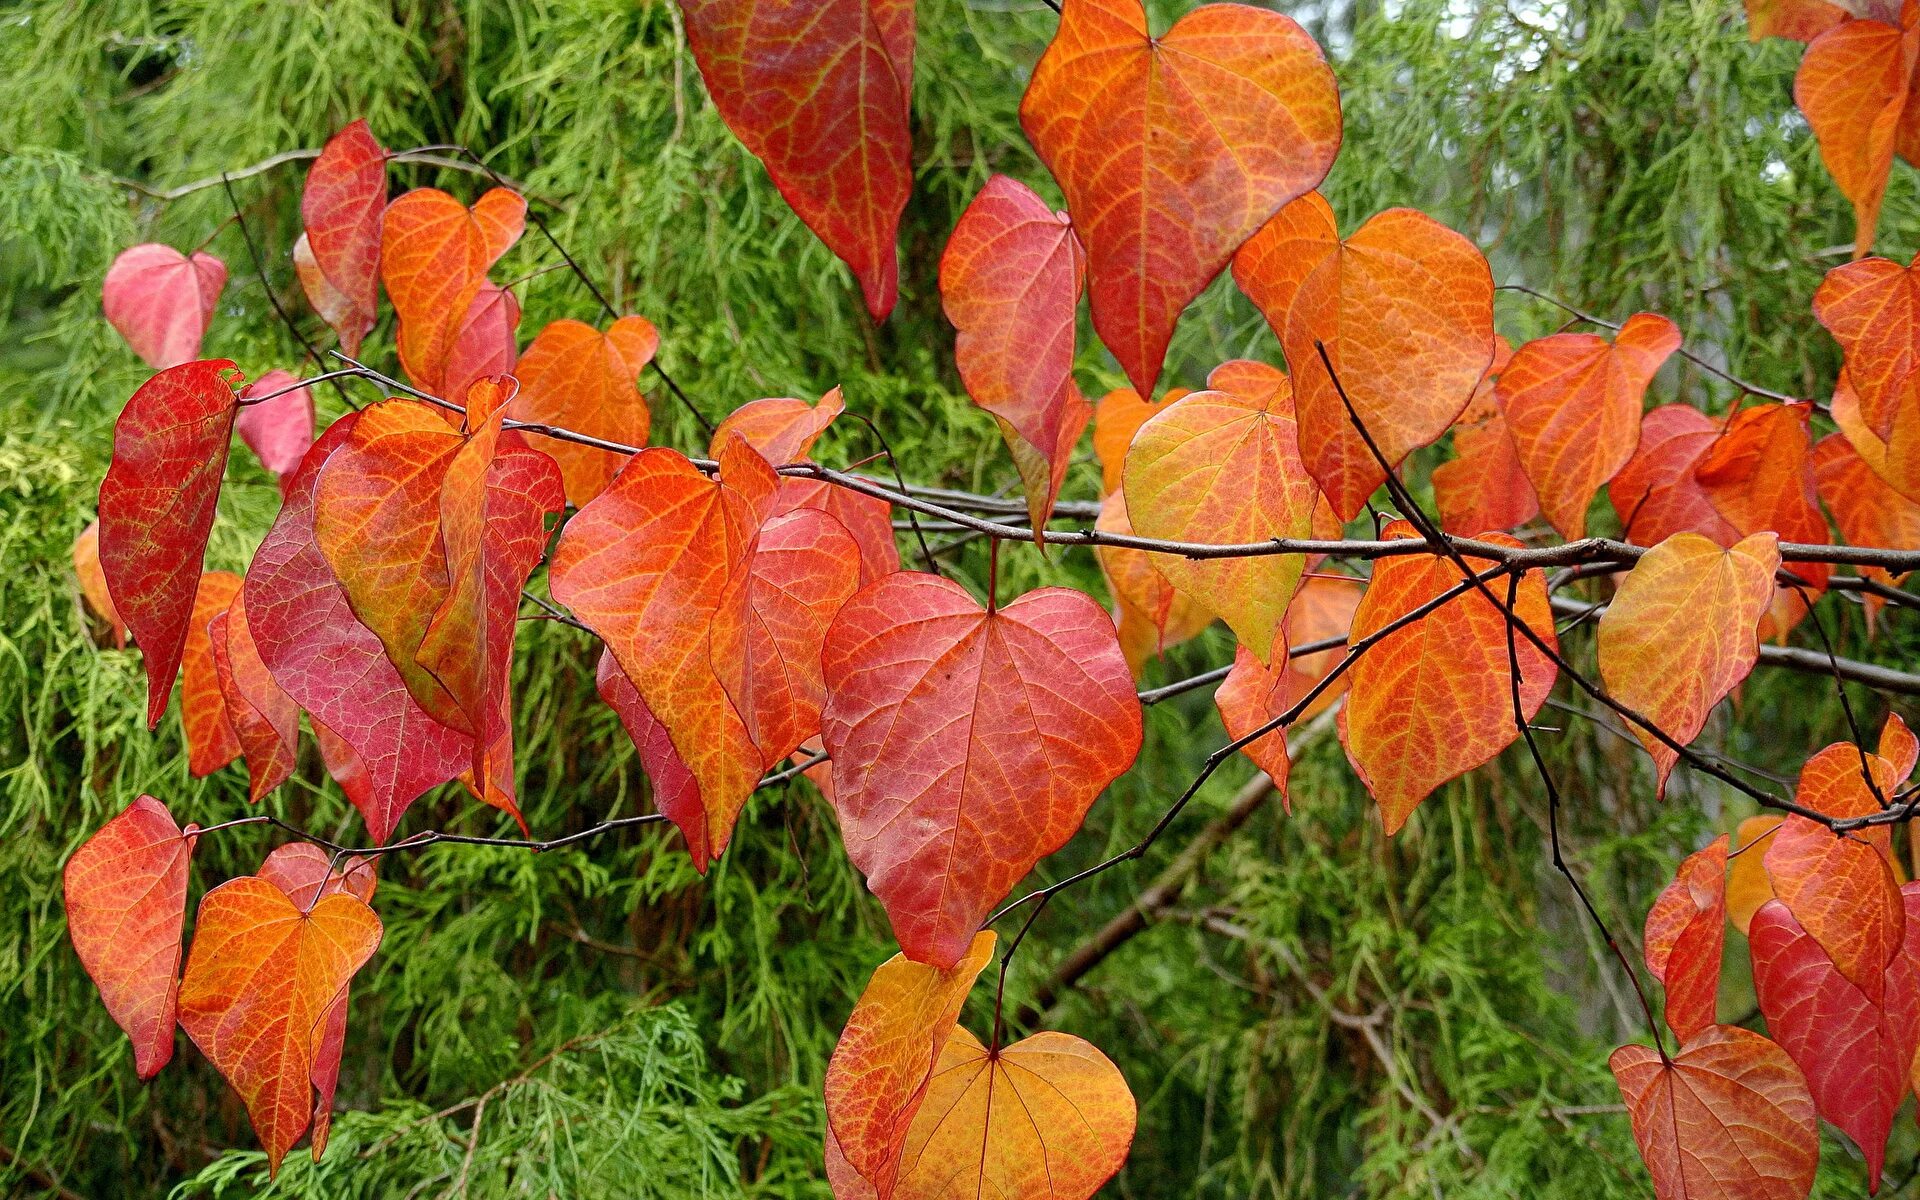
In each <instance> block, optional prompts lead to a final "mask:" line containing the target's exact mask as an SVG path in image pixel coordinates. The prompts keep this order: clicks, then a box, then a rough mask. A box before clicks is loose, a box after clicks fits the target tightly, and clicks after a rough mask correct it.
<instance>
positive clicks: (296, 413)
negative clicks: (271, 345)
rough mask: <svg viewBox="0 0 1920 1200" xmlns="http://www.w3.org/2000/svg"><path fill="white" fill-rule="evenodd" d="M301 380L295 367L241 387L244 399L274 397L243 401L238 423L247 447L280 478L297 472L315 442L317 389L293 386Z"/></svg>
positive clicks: (235, 423)
mask: <svg viewBox="0 0 1920 1200" xmlns="http://www.w3.org/2000/svg"><path fill="white" fill-rule="evenodd" d="M348 353H349V354H351V353H352V351H348ZM298 382H299V379H298V378H297V377H296V376H295V375H294V374H293V373H292V372H291V371H268V372H267V373H266V374H265V375H262V376H261V377H260V378H259V379H257V380H255V381H254V382H252V383H250V384H248V385H247V386H245V387H243V388H241V389H240V399H241V400H243V401H244V400H247V399H249V398H251V397H254V396H266V397H270V399H265V400H258V401H255V402H254V403H252V404H244V403H243V404H242V405H241V406H240V412H239V415H238V416H237V417H235V418H234V426H235V428H236V429H237V430H238V431H239V434H240V440H241V441H243V442H245V443H246V444H247V449H249V450H251V451H253V453H254V456H255V457H256V458H258V459H259V460H260V465H261V466H263V467H265V468H266V469H267V470H268V472H269V473H271V474H272V475H273V476H274V477H275V478H277V479H284V478H286V477H287V476H288V475H291V474H293V472H294V470H295V469H296V468H297V467H299V465H300V460H301V459H303V458H305V457H306V455H307V447H309V446H311V445H313V389H311V388H305V387H295V386H293V385H295V384H297V383H298ZM276 392H278V393H279V395H274V393H276Z"/></svg>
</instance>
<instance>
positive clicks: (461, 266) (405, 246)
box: [380, 188, 527, 400]
mask: <svg viewBox="0 0 1920 1200" xmlns="http://www.w3.org/2000/svg"><path fill="white" fill-rule="evenodd" d="M526 218H527V202H526V201H525V200H524V199H522V198H521V197H520V195H519V194H518V193H516V192H512V191H509V190H508V189H506V188H494V189H492V190H491V191H489V192H487V194H486V195H484V196H482V197H480V199H479V200H477V201H475V202H474V205H473V207H472V209H468V208H467V206H466V205H464V204H462V203H460V202H459V201H458V200H455V199H454V198H453V197H452V196H449V195H447V194H446V193H445V192H442V191H439V190H438V189H435V188H416V189H414V190H413V191H411V192H408V193H407V194H406V195H404V196H402V197H400V198H399V199H398V200H395V201H394V202H393V203H392V204H389V205H388V206H387V208H386V211H385V212H384V213H383V214H382V215H381V218H380V230H381V244H380V277H381V279H382V280H383V281H384V282H385V283H386V285H387V296H388V298H389V299H391V300H392V301H393V311H394V314H395V316H397V317H398V318H399V329H398V330H397V331H396V332H395V334H394V342H395V344H396V346H397V347H398V349H399V351H400V365H401V366H402V367H403V368H405V370H406V372H407V378H408V379H410V380H412V381H413V384H414V386H415V387H418V388H420V389H422V390H424V391H427V392H431V393H433V394H434V395H436V396H446V392H445V390H444V389H445V385H446V373H447V358H448V355H450V354H451V353H452V351H453V344H454V339H455V338H456V337H458V336H459V333H460V326H461V325H462V323H464V322H465V320H466V317H467V310H468V308H470V307H471V306H472V304H473V298H474V297H475V296H477V295H479V294H480V286H481V284H483V283H484V282H486V277H487V270H488V268H490V267H492V266H493V264H494V263H495V262H497V261H499V258H500V256H501V255H502V254H505V253H506V252H507V250H508V249H509V248H510V247H511V246H512V245H513V244H514V243H515V242H517V241H519V240H520V233H521V231H522V230H523V229H525V227H526ZM446 398H448V399H453V400H458V399H459V397H458V396H446Z"/></svg>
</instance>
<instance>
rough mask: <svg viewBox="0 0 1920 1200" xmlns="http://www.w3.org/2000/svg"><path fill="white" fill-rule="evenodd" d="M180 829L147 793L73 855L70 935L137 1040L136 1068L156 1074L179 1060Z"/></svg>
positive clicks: (185, 851) (185, 852)
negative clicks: (176, 1036) (176, 1018)
mask: <svg viewBox="0 0 1920 1200" xmlns="http://www.w3.org/2000/svg"><path fill="white" fill-rule="evenodd" d="M197 828H198V826H194V825H189V826H187V831H186V832H185V833H182V832H181V831H180V827H179V826H178V825H176V824H174V821H173V816H172V814H170V813H169V812H167V808H166V806H165V805H164V804H161V803H160V802H159V801H158V800H155V799H154V798H153V797H152V796H141V797H140V798H139V799H137V800H135V801H134V802H133V803H132V804H129V805H127V807H126V809H125V810H124V811H122V812H121V813H120V815H119V816H117V817H115V818H114V819H113V820H111V821H108V822H107V823H106V824H105V825H102V826H101V827H100V828H99V830H98V831H96V832H95V833H94V835H93V836H92V837H90V838H88V839H87V840H86V841H85V842H83V843H82V844H81V846H80V848H79V849H78V850H75V851H74V852H73V857H71V858H69V859H68V860H67V865H66V870H65V872H64V879H65V896H66V909H67V935H68V936H69V937H71V938H72V939H73V948H74V951H75V953H77V954H79V956H80V965H81V966H83V967H85V968H86V969H87V975H88V976H89V977H90V978H92V980H93V982H94V986H96V987H98V988H99V989H100V999H101V1000H102V1001H103V1002H105V1004H106V1006H107V1012H108V1014H109V1015H111V1016H112V1017H113V1020H114V1023H115V1024H117V1025H119V1026H120V1028H121V1029H124V1030H126V1033H127V1037H128V1038H129V1039H130V1040H131V1041H132V1042H133V1063H134V1069H135V1071H137V1072H138V1073H139V1076H140V1078H142V1079H152V1078H153V1077H154V1075H155V1074H157V1073H158V1072H159V1070H160V1068H161V1067H164V1066H166V1065H167V1063H168V1062H169V1061H170V1060H171V1059H172V1058H173V1019H174V1001H175V998H176V994H177V993H178V992H179V990H180V981H179V971H180V931H181V928H182V927H183V926H184V925H185V923H186V919H187V860H188V859H189V858H191V857H192V856H193V844H194V831H195V830H196V829H197Z"/></svg>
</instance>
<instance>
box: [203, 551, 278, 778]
mask: <svg viewBox="0 0 1920 1200" xmlns="http://www.w3.org/2000/svg"><path fill="white" fill-rule="evenodd" d="M207 635H208V639H209V640H210V641H211V642H212V646H213V665H214V671H215V673H216V676H217V678H218V681H219V684H220V695H221V697H222V698H223V699H224V700H225V701H226V706H227V720H228V722H229V723H230V724H231V725H232V727H233V732H234V736H235V737H236V738H237V739H238V741H239V743H240V753H241V754H243V755H244V756H246V760H247V776H248V780H249V791H248V795H249V798H250V799H252V800H253V801H254V802H255V803H258V802H259V800H260V798H261V797H262V796H265V795H266V794H267V793H268V792H270V791H272V790H273V789H275V788H277V787H279V786H280V785H281V784H283V783H285V782H286V781H287V779H288V778H289V777H290V776H292V774H293V770H294V767H296V766H297V765H299V749H300V706H299V705H297V704H295V703H294V700H293V697H292V696H289V695H287V693H286V691H285V689H283V688H282V687H281V686H280V685H279V684H278V683H276V682H275V681H274V678H273V674H272V673H271V672H270V671H268V670H267V664H266V663H265V662H262V661H261V659H260V650H259V647H258V646H256V645H255V644H254V640H253V631H252V629H251V628H250V627H249V625H248V623H247V595H246V591H245V589H244V588H242V589H241V590H239V591H237V592H235V593H234V597H233V603H232V605H231V606H230V607H229V608H228V609H227V610H226V611H225V612H222V613H221V614H219V615H218V616H216V617H214V619H213V620H212V622H210V623H209V624H208V625H207Z"/></svg>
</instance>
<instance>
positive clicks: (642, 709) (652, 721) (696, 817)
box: [594, 650, 707, 862]
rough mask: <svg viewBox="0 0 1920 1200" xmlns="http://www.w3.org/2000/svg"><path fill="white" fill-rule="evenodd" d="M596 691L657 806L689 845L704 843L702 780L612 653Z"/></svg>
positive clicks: (604, 659)
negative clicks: (614, 715) (635, 756)
mask: <svg viewBox="0 0 1920 1200" xmlns="http://www.w3.org/2000/svg"><path fill="white" fill-rule="evenodd" d="M594 689H595V690H596V691H598V692H599V693H600V698H601V699H602V700H604V701H606V703H607V706H608V707H609V708H611V709H613V711H614V712H615V713H617V714H618V715H619V717H620V725H621V728H623V729H625V730H626V731H627V737H628V738H629V739H631V740H632V742H633V747H634V749H635V750H637V751H638V752H639V754H640V769H641V770H643V771H645V772H646V773H647V783H648V784H649V785H650V790H651V792H652V793H653V806H654V807H655V808H656V809H659V810H660V813H661V814H662V815H663V816H665V817H666V818H667V820H669V821H672V822H673V823H674V826H675V827H676V828H678V829H680V830H681V831H682V833H683V834H684V835H685V836H686V839H687V845H688V846H689V847H692V846H693V845H695V844H696V842H695V838H696V837H698V838H700V839H703V840H704V839H705V837H706V828H707V815H706V810H705V809H704V808H702V807H701V805H700V781H699V780H697V779H695V778H694V777H693V772H692V771H690V770H688V769H687V762H686V760H685V759H683V758H681V757H680V752H679V751H678V750H676V749H674V748H673V738H672V736H671V735H669V734H668V733H667V727H666V726H665V725H662V724H661V723H660V719H659V718H658V717H656V716H654V715H653V710H652V709H651V708H648V707H647V702H646V701H645V700H644V699H642V698H641V695H640V689H639V688H636V687H634V686H633V681H632V680H631V679H628V678H627V676H626V673H625V672H623V671H622V670H621V669H620V663H619V660H618V659H616V658H614V656H613V651H612V650H602V651H601V652H600V665H599V666H598V668H597V669H596V670H595V672H594ZM695 861H696V862H697V861H699V860H697V859H696V860H695Z"/></svg>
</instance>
